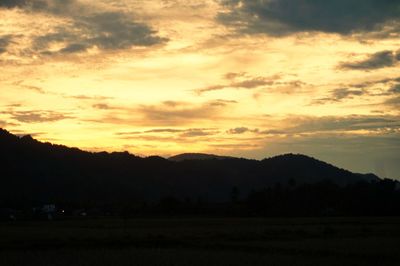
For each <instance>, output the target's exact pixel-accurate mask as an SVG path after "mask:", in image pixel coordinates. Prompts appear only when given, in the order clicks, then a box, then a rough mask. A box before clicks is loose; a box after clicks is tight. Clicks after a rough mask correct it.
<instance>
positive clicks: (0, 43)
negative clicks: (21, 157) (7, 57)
mask: <svg viewBox="0 0 400 266" xmlns="http://www.w3.org/2000/svg"><path fill="white" fill-rule="evenodd" d="M12 38H13V36H12V35H10V34H8V35H3V36H0V54H2V53H5V52H6V51H7V47H8V46H9V45H10V44H11V42H12Z"/></svg>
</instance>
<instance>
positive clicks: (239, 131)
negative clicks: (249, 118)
mask: <svg viewBox="0 0 400 266" xmlns="http://www.w3.org/2000/svg"><path fill="white" fill-rule="evenodd" d="M249 130H250V129H248V128H247V127H236V128H231V129H229V130H227V131H226V133H228V134H243V133H246V132H248V131H249Z"/></svg>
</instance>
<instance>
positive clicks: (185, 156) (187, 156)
mask: <svg viewBox="0 0 400 266" xmlns="http://www.w3.org/2000/svg"><path fill="white" fill-rule="evenodd" d="M232 158H233V157H229V156H220V155H215V154H206V153H181V154H178V155H174V156H171V157H169V158H168V160H170V161H175V162H181V161H185V160H210V159H217V160H224V159H232Z"/></svg>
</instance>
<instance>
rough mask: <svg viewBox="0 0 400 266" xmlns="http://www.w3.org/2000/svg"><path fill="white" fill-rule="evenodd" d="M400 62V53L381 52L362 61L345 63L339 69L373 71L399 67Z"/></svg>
mask: <svg viewBox="0 0 400 266" xmlns="http://www.w3.org/2000/svg"><path fill="white" fill-rule="evenodd" d="M399 61H400V52H397V53H396V52H392V51H381V52H377V53H374V54H371V55H369V56H368V57H367V58H366V59H364V60H361V61H354V62H343V63H341V64H340V65H339V69H343V70H364V71H369V70H373V69H380V68H385V67H393V66H395V65H397V64H398V63H399Z"/></svg>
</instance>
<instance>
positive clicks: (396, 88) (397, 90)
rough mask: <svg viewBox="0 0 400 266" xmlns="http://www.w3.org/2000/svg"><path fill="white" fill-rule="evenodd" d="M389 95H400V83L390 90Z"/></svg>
mask: <svg viewBox="0 0 400 266" xmlns="http://www.w3.org/2000/svg"><path fill="white" fill-rule="evenodd" d="M389 93H394V94H398V93H400V83H397V84H394V85H393V86H392V87H391V88H390V89H389Z"/></svg>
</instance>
